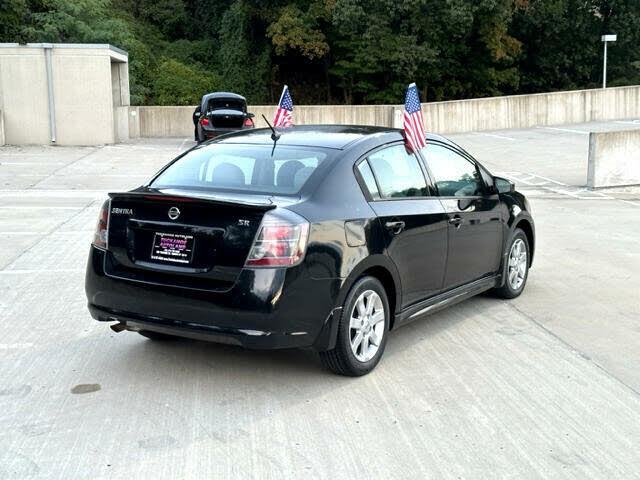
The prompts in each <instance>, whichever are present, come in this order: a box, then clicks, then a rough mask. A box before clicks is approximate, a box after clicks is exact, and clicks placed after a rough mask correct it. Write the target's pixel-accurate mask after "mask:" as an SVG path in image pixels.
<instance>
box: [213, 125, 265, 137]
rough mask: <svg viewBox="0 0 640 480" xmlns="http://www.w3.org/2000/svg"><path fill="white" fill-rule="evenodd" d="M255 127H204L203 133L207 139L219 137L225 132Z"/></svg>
mask: <svg viewBox="0 0 640 480" xmlns="http://www.w3.org/2000/svg"><path fill="white" fill-rule="evenodd" d="M252 128H254V127H245V126H242V127H238V128H215V127H214V128H211V127H202V134H203V135H204V137H205V139H211V138H216V137H219V136H220V135H224V134H225V133H233V132H239V131H240V130H247V129H252Z"/></svg>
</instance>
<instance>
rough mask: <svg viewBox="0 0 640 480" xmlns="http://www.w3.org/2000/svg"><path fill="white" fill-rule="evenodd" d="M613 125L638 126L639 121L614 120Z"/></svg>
mask: <svg viewBox="0 0 640 480" xmlns="http://www.w3.org/2000/svg"><path fill="white" fill-rule="evenodd" d="M613 123H620V124H622V125H640V119H639V120H616V121H614V122H613Z"/></svg>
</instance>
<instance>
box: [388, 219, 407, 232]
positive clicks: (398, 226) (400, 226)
mask: <svg viewBox="0 0 640 480" xmlns="http://www.w3.org/2000/svg"><path fill="white" fill-rule="evenodd" d="M384 226H385V227H387V230H391V233H393V234H394V235H398V234H399V233H400V232H402V230H404V222H403V221H397V222H387V223H385V224H384Z"/></svg>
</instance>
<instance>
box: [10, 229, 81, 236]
mask: <svg viewBox="0 0 640 480" xmlns="http://www.w3.org/2000/svg"><path fill="white" fill-rule="evenodd" d="M91 233H94V232H93V230H67V231H63V232H55V231H54V232H2V235H12V236H30V235H89V234H91Z"/></svg>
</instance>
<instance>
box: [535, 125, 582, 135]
mask: <svg viewBox="0 0 640 480" xmlns="http://www.w3.org/2000/svg"><path fill="white" fill-rule="evenodd" d="M536 128H540V129H544V130H555V131H556V132H565V133H577V134H580V135H589V133H591V132H587V131H584V130H572V129H570V128H558V127H536Z"/></svg>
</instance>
